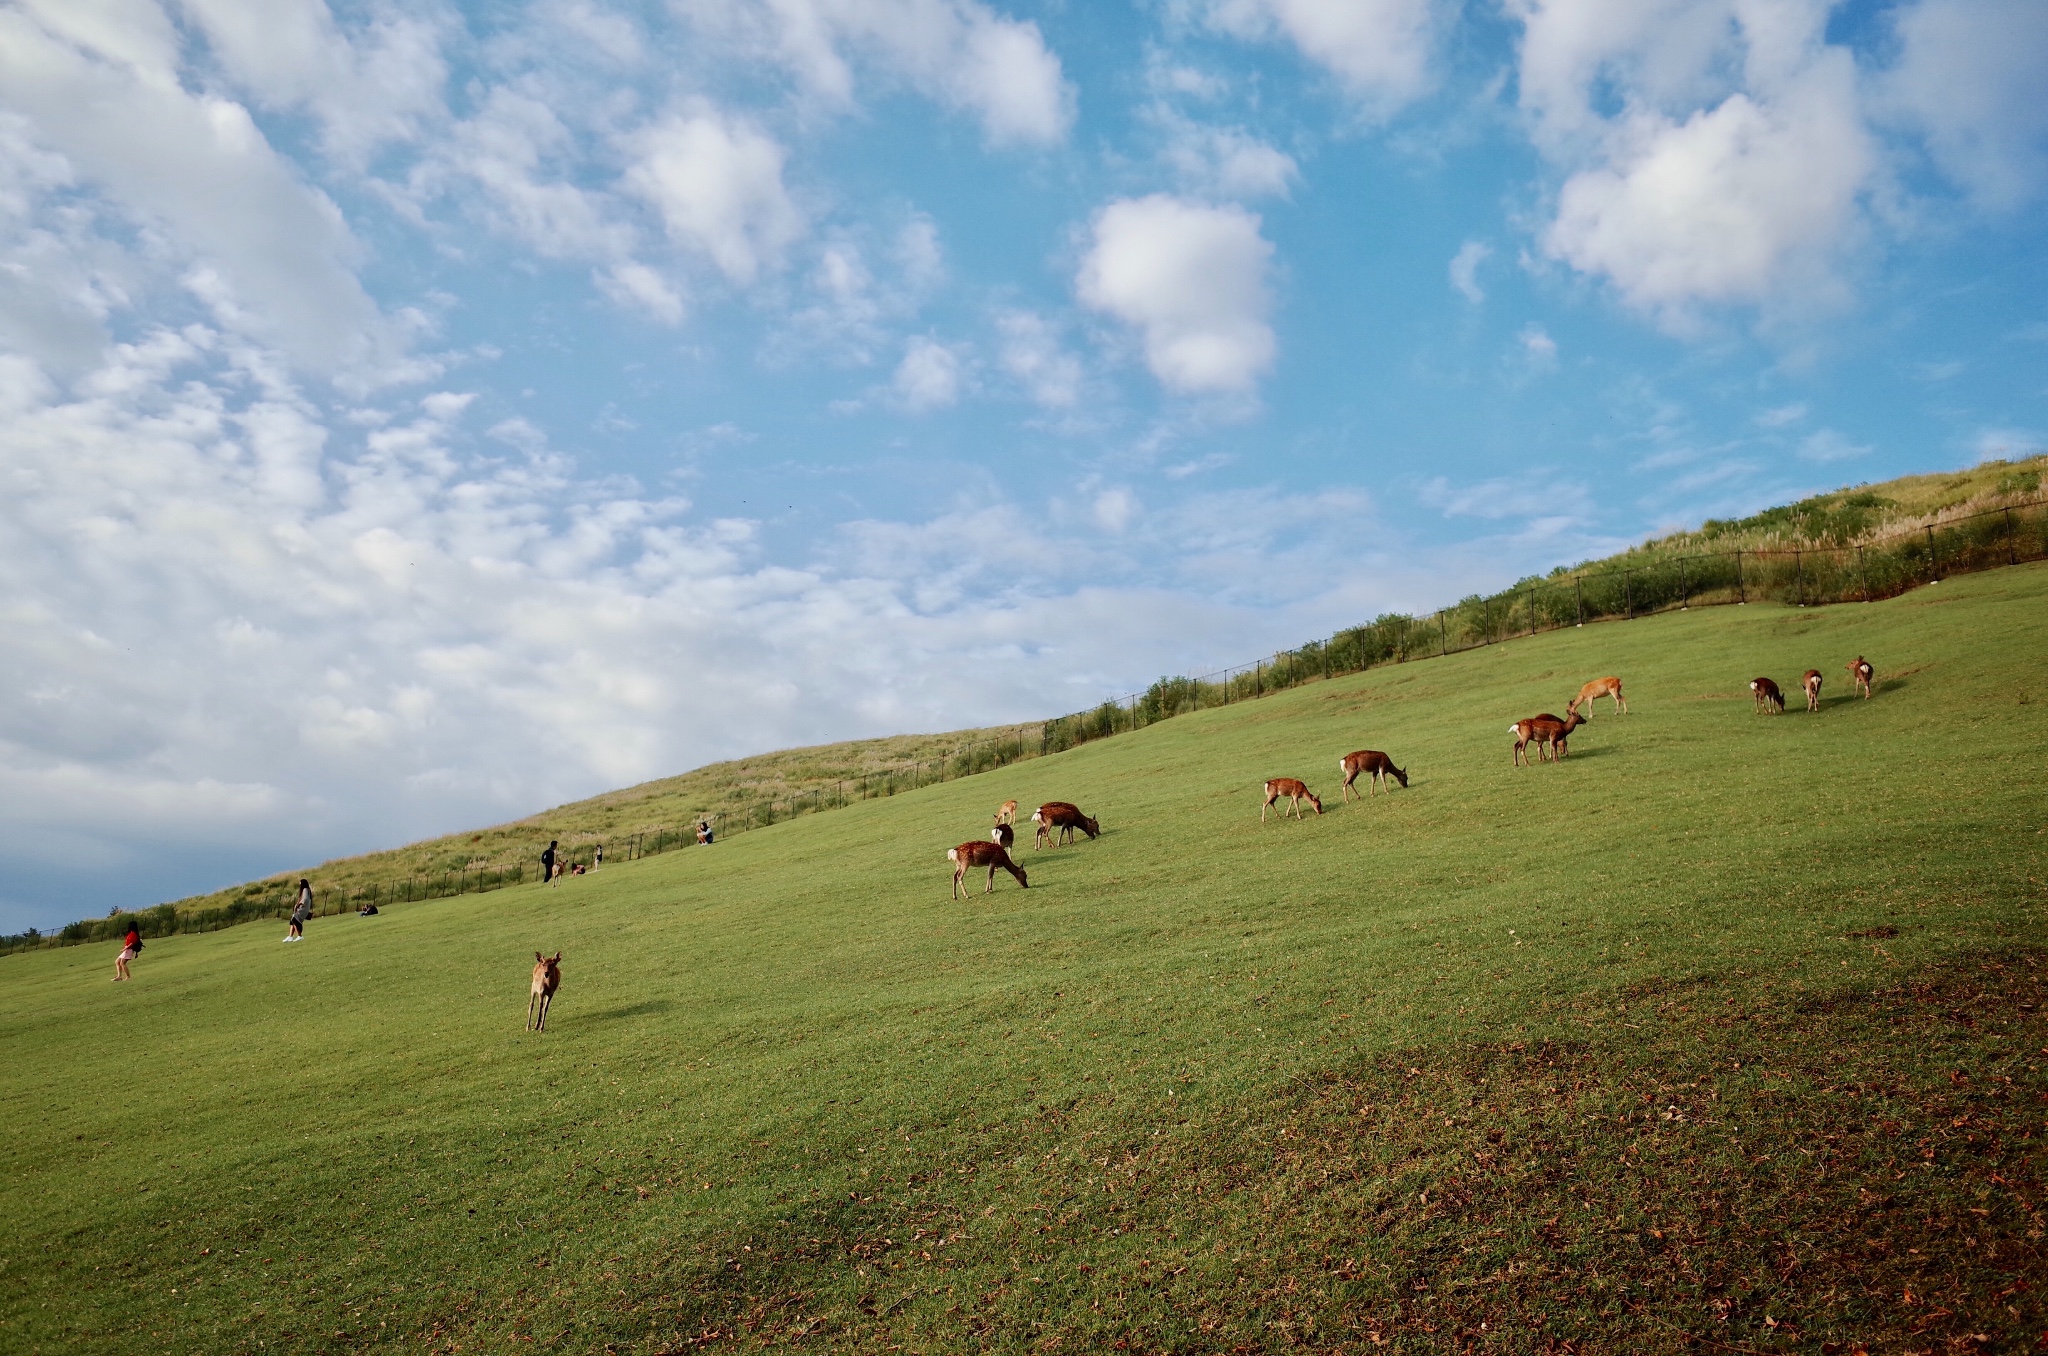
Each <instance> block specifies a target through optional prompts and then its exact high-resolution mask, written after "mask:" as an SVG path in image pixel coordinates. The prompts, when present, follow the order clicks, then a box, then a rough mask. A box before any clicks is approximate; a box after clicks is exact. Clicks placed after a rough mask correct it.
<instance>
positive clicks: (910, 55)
mask: <svg viewBox="0 0 2048 1356" xmlns="http://www.w3.org/2000/svg"><path fill="white" fill-rule="evenodd" d="M677 8H678V9H679V10H681V11H682V12H683V13H685V14H687V15H689V16H690V17H692V18H694V19H696V20H697V21H698V23H699V24H700V25H702V26H704V27H705V28H706V29H708V30H710V31H713V32H716V33H720V34H723V35H726V36H729V37H733V38H737V39H740V40H742V41H744V42H747V43H749V44H750V45H752V46H753V47H755V48H756V49H757V50H761V51H765V52H767V53H769V54H771V55H772V56H773V57H775V58H776V59H777V60H779V61H781V62H782V63H783V64H784V65H785V66H787V67H788V68H789V69H790V70H791V71H792V72H793V73H794V74H795V75H796V76H797V77H798V79H800V80H801V81H802V82H803V83H804V85H805V87H806V88H807V89H809V90H810V91H811V92H812V93H813V94H814V95H816V96H819V97H823V98H826V99H830V100H832V101H834V102H838V103H850V102H851V101H852V99H853V86H854V75H853V59H854V58H855V57H856V56H858V57H860V58H862V59H864V60H867V61H869V62H871V63H873V64H874V65H875V66H876V67H877V68H879V69H880V71H881V72H882V73H883V74H885V75H886V76H892V77H895V78H898V79H902V80H905V81H907V82H908V83H909V84H910V85H911V86H913V87H914V88H916V89H917V90H919V91H920V92H921V93H923V94H925V95H927V96H929V97H931V98H934V99H937V100H938V101H939V102H941V103H943V104H946V105H949V106H950V107H953V108H957V109H961V110H964V111H966V112H969V113H972V114H973V115H975V116H976V117H977V118H979V119H980V121H981V125H982V130H983V132H984V134H985V135H986V136H987V138H988V140H989V141H990V142H991V143H993V144H996V145H1007V144H1018V143H1021V144H1026V145H1050V144H1053V143H1056V142H1058V141H1060V140H1062V139H1063V138H1064V137H1065V136H1066V134H1067V129H1068V128H1069V127H1070V126H1071V125H1072V123H1073V117H1074V108H1073V105H1074V96H1073V90H1072V89H1071V87H1069V86H1068V84H1067V82H1066V79H1065V77H1064V76H1063V75H1062V74H1061V71H1060V61H1059V58H1058V57H1057V56H1055V55H1054V54H1053V53H1052V52H1051V51H1050V50H1048V49H1047V47H1046V45H1045V38H1044V35H1042V34H1041V33H1040V32H1039V30H1038V25H1036V24H1034V23H1030V22H1027V21H1020V20H1015V19H1006V18H1003V17H1001V16H999V15H997V14H996V13H995V12H994V11H993V10H991V9H989V7H988V6H986V5H983V4H979V3H976V0H677Z"/></svg>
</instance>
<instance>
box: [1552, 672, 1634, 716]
mask: <svg viewBox="0 0 2048 1356" xmlns="http://www.w3.org/2000/svg"><path fill="white" fill-rule="evenodd" d="M1602 697H1612V698H1614V712H1615V714H1616V715H1621V716H1625V715H1627V714H1628V698H1626V697H1624V696H1622V695H1621V679H1619V678H1595V679H1594V680H1593V681H1592V682H1590V683H1588V684H1586V685H1585V686H1584V687H1582V688H1580V689H1579V695H1578V696H1576V697H1574V698H1572V699H1571V700H1570V701H1568V702H1566V703H1565V706H1564V713H1565V714H1566V715H1567V716H1571V715H1577V714H1578V710H1579V708H1580V707H1581V706H1583V707H1585V708H1586V717H1587V718H1588V719H1591V718H1592V715H1593V703H1594V702H1596V701H1598V700H1600V699H1601V698H1602Z"/></svg>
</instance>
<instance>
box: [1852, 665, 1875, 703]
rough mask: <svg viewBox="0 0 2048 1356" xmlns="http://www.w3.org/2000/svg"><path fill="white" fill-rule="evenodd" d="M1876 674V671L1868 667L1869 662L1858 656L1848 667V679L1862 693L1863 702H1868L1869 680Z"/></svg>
mask: <svg viewBox="0 0 2048 1356" xmlns="http://www.w3.org/2000/svg"><path fill="white" fill-rule="evenodd" d="M1876 673H1877V671H1876V670H1875V669H1873V668H1871V667H1870V661H1869V660H1868V659H1865V658H1864V657H1863V656H1862V655H1860V654H1859V655H1857V656H1856V659H1855V662H1853V663H1851V664H1850V665H1849V677H1850V678H1851V679H1852V680H1854V682H1855V684H1856V686H1857V688H1858V689H1859V690H1860V691H1861V692H1862V693H1863V700H1864V701H1869V700H1870V680H1871V679H1872V678H1873V677H1875V676H1876Z"/></svg>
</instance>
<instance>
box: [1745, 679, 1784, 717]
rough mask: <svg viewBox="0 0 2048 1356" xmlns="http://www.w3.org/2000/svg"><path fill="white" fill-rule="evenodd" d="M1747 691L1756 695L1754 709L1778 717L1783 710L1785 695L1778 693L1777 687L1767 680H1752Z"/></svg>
mask: <svg viewBox="0 0 2048 1356" xmlns="http://www.w3.org/2000/svg"><path fill="white" fill-rule="evenodd" d="M1749 690H1750V691H1751V692H1753V693H1755V694H1756V709H1757V710H1759V711H1768V712H1770V713H1771V714H1772V715H1774V716H1775V715H1778V714H1780V713H1781V712H1783V711H1784V709H1785V694H1784V693H1782V692H1780V691H1778V685H1777V684H1776V683H1774V682H1772V681H1771V680H1770V679H1768V678H1752V679H1750V680H1749Z"/></svg>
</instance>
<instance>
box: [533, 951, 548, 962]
mask: <svg viewBox="0 0 2048 1356" xmlns="http://www.w3.org/2000/svg"><path fill="white" fill-rule="evenodd" d="M533 958H534V959H535V960H536V961H544V960H546V959H547V957H546V956H543V955H541V954H540V952H538V951H536V952H534V953H533Z"/></svg>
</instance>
